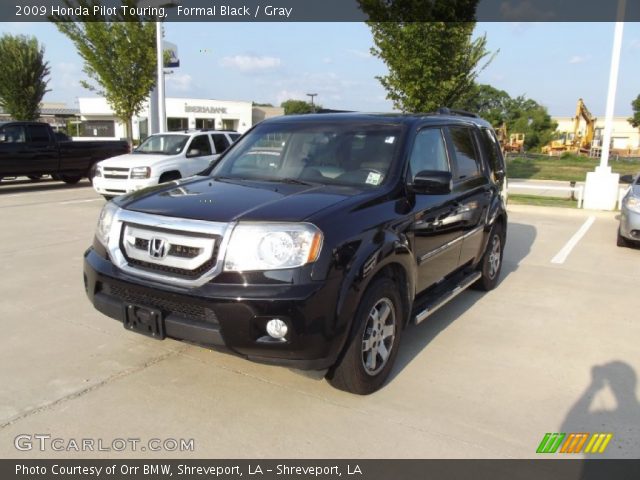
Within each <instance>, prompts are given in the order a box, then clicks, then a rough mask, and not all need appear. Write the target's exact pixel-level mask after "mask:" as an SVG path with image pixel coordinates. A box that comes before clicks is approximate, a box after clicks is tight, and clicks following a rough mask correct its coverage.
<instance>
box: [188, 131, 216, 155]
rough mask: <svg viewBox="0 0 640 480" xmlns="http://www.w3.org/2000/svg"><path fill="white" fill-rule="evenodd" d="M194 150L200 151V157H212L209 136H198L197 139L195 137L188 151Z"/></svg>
mask: <svg viewBox="0 0 640 480" xmlns="http://www.w3.org/2000/svg"><path fill="white" fill-rule="evenodd" d="M193 149H196V150H199V151H200V155H211V143H209V139H208V138H207V136H206V135H198V136H197V137H194V138H193V140H192V141H191V145H190V146H189V150H188V151H191V150H193Z"/></svg>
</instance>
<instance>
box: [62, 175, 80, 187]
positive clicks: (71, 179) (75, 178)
mask: <svg viewBox="0 0 640 480" xmlns="http://www.w3.org/2000/svg"><path fill="white" fill-rule="evenodd" d="M81 179H82V175H60V180H62V181H63V182H64V183H66V184H67V185H75V184H76V183H78V182H79V181H80V180H81Z"/></svg>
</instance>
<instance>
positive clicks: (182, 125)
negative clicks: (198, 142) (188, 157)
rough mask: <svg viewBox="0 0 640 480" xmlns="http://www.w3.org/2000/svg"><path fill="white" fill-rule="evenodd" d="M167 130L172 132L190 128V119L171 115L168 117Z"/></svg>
mask: <svg viewBox="0 0 640 480" xmlns="http://www.w3.org/2000/svg"><path fill="white" fill-rule="evenodd" d="M167 130H169V131H170V132H177V131H179V130H189V119H188V118H182V117H169V118H167Z"/></svg>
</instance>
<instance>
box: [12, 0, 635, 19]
mask: <svg viewBox="0 0 640 480" xmlns="http://www.w3.org/2000/svg"><path fill="white" fill-rule="evenodd" d="M388 1H389V0H157V1H154V2H149V1H146V2H145V1H143V0H138V4H139V5H140V8H142V7H141V6H142V5H144V4H145V3H146V4H147V5H149V4H150V3H154V4H156V5H162V4H163V2H164V4H165V5H168V4H171V2H176V3H177V5H174V6H173V7H167V8H164V10H163V12H164V14H165V17H163V18H162V20H164V21H170V22H194V21H195V22H362V21H367V20H373V21H384V20H385V19H388V18H389V16H388V13H389V11H390V10H389V8H381V7H380V6H379V5H381V4H385V3H386V2H388ZM69 2H70V3H71V4H73V5H76V6H77V5H88V7H87V10H85V11H83V12H82V14H83V15H85V14H88V15H90V16H92V17H93V18H92V19H93V20H94V21H104V20H108V21H122V20H126V15H124V16H123V15H122V13H121V11H120V10H119V8H120V7H121V5H122V3H121V1H120V0H69ZM421 2H422V3H424V8H421V9H420V10H419V11H418V12H416V11H415V9H404V8H403V7H404V6H405V5H409V4H420V3H421ZM619 2H621V3H619ZM363 4H364V5H366V7H365V8H364V10H363V8H362V5H363ZM392 4H393V6H392V7H391V9H392V10H394V11H395V13H396V15H394V16H393V18H394V19H395V18H398V15H400V16H401V18H402V20H403V21H406V22H420V21H447V22H453V21H481V22H611V21H616V20H624V21H627V22H638V21H640V2H639V1H638V0H393V1H392ZM621 4H622V5H626V7H625V9H624V14H623V15H622V16H621V15H620V12H619V11H618V9H619V6H620V5H621ZM98 5H102V6H103V7H105V8H111V9H113V8H115V10H111V12H112V13H113V12H115V14H108V13H107V11H105V10H100V9H98V10H97V11H94V10H93V9H92V7H93V6H98ZM268 6H269V7H271V8H270V9H267V8H266V7H268ZM63 7H64V8H68V7H66V5H65V0H17V1H16V2H1V4H0V21H3V22H46V21H49V20H50V18H51V16H52V15H53V16H55V14H56V13H60V12H61V10H60V8H63ZM229 7H231V8H229ZM156 8H157V7H156ZM194 8H200V9H202V10H200V11H199V12H201V13H199V14H198V13H196V11H195V10H191V13H192V14H191V15H186V14H185V12H186V11H187V9H194ZM232 11H233V13H241V15H232V14H231V13H232ZM365 11H366V12H368V13H371V14H372V15H371V17H370V16H369V15H368V14H366V13H365ZM474 11H475V13H474ZM74 12H75V13H78V11H77V10H75V11H71V12H69V11H67V13H68V14H69V15H68V20H74V19H77V18H78V17H77V15H75V14H74ZM156 12H157V11H156ZM403 12H409V13H406V14H405V13H403ZM147 13H149V11H147ZM146 17H147V18H149V19H150V18H155V17H153V15H146Z"/></svg>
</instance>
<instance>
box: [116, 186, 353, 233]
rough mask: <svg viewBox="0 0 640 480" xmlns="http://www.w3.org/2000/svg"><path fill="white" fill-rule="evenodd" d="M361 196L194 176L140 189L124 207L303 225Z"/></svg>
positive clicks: (166, 213) (329, 189) (192, 216)
mask: <svg viewBox="0 0 640 480" xmlns="http://www.w3.org/2000/svg"><path fill="white" fill-rule="evenodd" d="M357 193H360V190H357V189H353V188H349V187H336V186H327V185H313V186H307V185H297V184H294V185H292V184H286V183H278V182H264V181H254V180H251V181H250V180H240V179H233V180H227V179H225V180H216V179H213V178H208V177H194V178H192V179H187V180H183V181H180V182H171V183H170V184H161V185H158V186H156V187H152V188H148V189H144V190H139V191H137V192H134V193H131V194H129V195H125V196H123V197H121V198H120V200H119V201H118V203H119V204H120V206H121V207H123V208H126V209H127V210H134V211H137V212H144V213H151V214H156V215H164V216H169V217H179V218H190V219H194V220H206V221H211V222H230V221H235V220H254V221H283V222H297V221H302V220H305V219H307V218H308V217H310V216H311V215H313V214H315V213H317V212H319V211H320V210H323V209H325V208H327V207H330V206H332V205H335V204H336V203H338V202H342V201H343V200H346V199H348V198H351V197H352V196H353V195H354V194H357Z"/></svg>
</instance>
